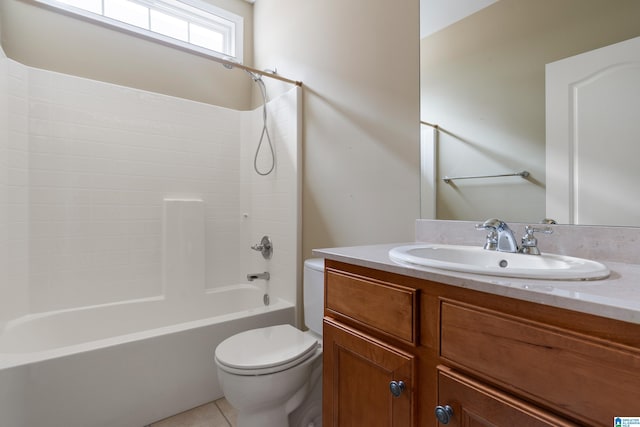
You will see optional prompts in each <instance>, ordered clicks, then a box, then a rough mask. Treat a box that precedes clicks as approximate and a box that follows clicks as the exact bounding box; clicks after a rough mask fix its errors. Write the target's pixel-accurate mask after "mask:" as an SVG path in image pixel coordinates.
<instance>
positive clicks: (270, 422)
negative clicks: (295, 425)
mask: <svg viewBox="0 0 640 427" xmlns="http://www.w3.org/2000/svg"><path fill="white" fill-rule="evenodd" d="M288 425H289V415H288V414H287V413H286V412H285V410H284V407H279V408H272V409H269V410H264V411H260V412H254V413H242V414H241V413H238V417H237V427H287V426H288Z"/></svg>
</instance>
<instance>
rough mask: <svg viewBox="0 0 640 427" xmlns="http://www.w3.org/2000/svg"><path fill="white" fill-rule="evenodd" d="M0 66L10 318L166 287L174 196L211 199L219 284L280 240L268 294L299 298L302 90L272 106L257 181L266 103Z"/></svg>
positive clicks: (1, 185)
mask: <svg viewBox="0 0 640 427" xmlns="http://www.w3.org/2000/svg"><path fill="white" fill-rule="evenodd" d="M0 68H1V69H2V70H3V71H4V73H3V74H4V75H3V76H2V77H0V81H4V82H3V84H2V86H4V93H3V94H2V98H0V105H1V106H2V107H0V108H5V104H7V105H8V106H7V107H6V108H7V110H6V112H5V114H2V117H0V120H2V121H3V122H4V123H3V124H7V126H2V127H1V129H7V133H8V135H4V132H1V133H3V135H2V136H1V137H0V141H1V142H0V144H2V145H0V150H1V151H3V152H4V153H3V154H6V156H1V157H0V158H1V159H2V160H3V161H0V168H2V169H0V207H1V209H2V210H1V211H0V212H2V213H1V214H0V219H2V221H0V230H6V231H7V232H5V233H2V239H3V240H0V247H1V248H2V252H0V255H3V256H2V257H1V261H0V262H2V263H5V262H6V263H7V265H8V274H7V277H6V278H5V277H2V280H3V286H0V297H1V298H0V322H3V321H6V320H8V319H11V318H15V317H18V316H21V315H25V314H29V313H35V312H43V311H49V310H58V309H62V308H72V307H77V306H84V305H95V304H101V303H109V302H114V301H122V300H128V299H132V298H144V297H150V296H154V295H158V294H160V293H161V292H162V289H161V282H162V280H161V277H160V274H161V268H160V263H161V259H162V256H161V255H162V254H161V219H162V201H163V199H164V198H200V199H202V200H204V203H205V208H206V251H207V256H206V260H207V266H206V268H207V271H206V282H207V283H206V287H207V289H210V288H215V287H217V286H225V285H228V284H230V283H239V282H243V281H246V279H245V277H244V276H245V275H246V273H249V272H250V271H247V269H255V268H258V269H259V268H261V267H263V266H264V263H263V260H262V259H261V258H260V257H259V256H256V253H254V252H252V251H250V250H248V248H249V246H250V245H251V244H253V243H256V242H258V241H259V239H260V237H261V236H262V235H263V234H268V235H270V236H271V237H272V239H273V241H274V246H275V252H274V257H273V259H272V260H271V261H270V266H271V268H272V269H273V271H271V273H272V274H271V275H272V277H273V280H272V281H271V284H270V286H272V289H270V290H271V292H272V293H274V294H275V295H276V296H278V297H282V298H283V299H285V300H287V301H290V302H295V298H296V290H295V287H294V286H292V284H294V283H296V282H297V281H298V277H299V274H298V272H297V270H298V268H297V250H298V249H297V248H298V240H299V238H298V233H297V228H298V224H299V197H298V194H299V191H300V190H299V176H298V173H297V172H298V170H297V168H298V157H299V150H298V137H299V135H298V132H299V131H298V128H299V126H298V125H297V121H296V120H297V119H298V117H297V112H296V102H297V97H298V96H299V93H298V91H299V89H298V88H296V89H294V90H292V91H290V92H289V93H287V94H285V95H283V96H281V97H279V98H278V99H276V100H273V101H271V103H270V116H269V120H270V121H269V124H270V132H271V136H272V139H273V140H274V143H275V146H276V150H277V153H276V156H277V168H276V171H275V172H274V173H273V174H272V175H269V176H267V177H259V176H257V175H256V174H255V173H253V150H254V149H255V146H256V145H257V142H258V137H259V135H260V130H261V125H262V111H261V109H260V108H259V109H256V110H254V111H250V112H241V111H235V110H230V109H226V108H220V107H217V106H212V105H208V104H202V103H197V102H193V101H188V100H184V99H179V98H174V97H170V96H165V95H160V94H155V93H150V92H145V91H141V90H135V89H131V88H125V87H121V86H116V85H112V84H107V83H102V82H97V81H92V80H87V79H82V78H78V77H74V76H68V75H63V74H58V73H54V72H50V71H46V70H40V69H34V68H30V67H26V66H24V65H21V64H19V63H16V62H14V61H12V60H8V59H6V58H4V59H3V60H2V66H1V67H0ZM247 78H248V77H247ZM212 90H213V89H212ZM0 111H1V110H0ZM5 159H6V160H5ZM244 214H246V215H244ZM238 236H241V238H238ZM3 271H7V270H3ZM251 272H253V271H251ZM279 283H286V284H287V285H282V286H279Z"/></svg>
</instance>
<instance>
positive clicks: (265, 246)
mask: <svg viewBox="0 0 640 427" xmlns="http://www.w3.org/2000/svg"><path fill="white" fill-rule="evenodd" d="M251 249H253V250H254V251H258V252H261V253H262V257H263V258H264V259H271V255H273V243H271V239H270V238H269V236H262V239H261V240H260V243H258V244H255V245H253V246H251Z"/></svg>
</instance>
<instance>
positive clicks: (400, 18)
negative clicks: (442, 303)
mask: <svg viewBox="0 0 640 427" xmlns="http://www.w3.org/2000/svg"><path fill="white" fill-rule="evenodd" d="M418 7H419V6H418V0H396V1H385V0H373V1H372V0H349V1H344V0H305V1H303V2H301V1H298V0H258V1H257V2H256V4H255V11H254V16H255V34H256V42H255V52H256V54H255V58H256V64H257V65H258V67H259V68H261V67H272V66H274V65H277V66H278V70H279V71H280V72H282V73H283V74H286V75H290V76H294V77H295V78H296V79H300V80H302V81H303V82H304V103H303V105H304V117H305V119H304V120H305V121H304V137H303V148H304V150H303V151H304V162H303V174H304V182H303V185H304V186H303V188H304V190H303V191H304V194H303V218H304V221H303V257H305V258H306V257H309V256H310V255H311V249H312V248H318V247H330V246H342V245H358V244H367V243H380V242H394V241H407V240H413V236H414V233H413V229H414V220H415V219H416V218H417V217H418V215H419V159H418V157H419V156H418V153H419V147H418V137H419V126H418V124H417V123H418V119H419V93H418V87H419V86H418V80H419V63H418V50H419V22H418V11H419V10H418Z"/></svg>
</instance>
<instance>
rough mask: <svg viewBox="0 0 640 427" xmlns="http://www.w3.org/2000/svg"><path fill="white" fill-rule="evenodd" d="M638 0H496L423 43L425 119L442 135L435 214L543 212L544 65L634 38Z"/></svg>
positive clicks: (472, 216) (524, 216)
mask: <svg viewBox="0 0 640 427" xmlns="http://www.w3.org/2000/svg"><path fill="white" fill-rule="evenodd" d="M638 17H640V2H639V1H637V0H562V1H558V0H536V1H531V0H501V1H499V2H497V3H495V4H493V5H491V6H490V7H488V8H486V9H484V10H482V11H480V12H478V13H476V14H475V15H472V16H471V17H469V18H467V19H464V20H463V21H460V22H458V23H456V24H454V25H452V26H450V27H448V28H446V29H444V30H442V31H440V32H438V33H435V34H434V35H432V36H429V37H426V38H424V39H423V40H422V41H421V58H422V59H421V110H422V113H421V117H422V119H423V120H425V121H427V122H430V123H436V124H438V125H439V126H441V127H442V128H443V129H444V131H443V132H441V138H440V153H439V164H438V168H439V170H438V176H444V175H448V176H456V175H475V174H486V173H489V174H490V173H502V172H511V171H519V170H523V169H526V170H528V171H530V172H531V179H530V180H528V181H525V180H522V179H520V178H504V179H493V180H468V181H458V183H457V184H456V185H455V186H452V185H448V184H444V183H443V182H442V181H441V180H438V200H437V217H438V218H440V219H460V220H474V221H475V220H481V219H485V218H491V217H498V218H504V219H505V220H510V221H521V222H537V221H539V220H540V219H542V218H543V217H544V216H545V186H544V181H545V145H544V144H545V117H544V115H545V96H544V88H545V67H544V64H546V63H549V62H552V61H556V60H558V59H561V58H565V57H568V56H572V55H575V54H578V53H581V52H585V51H589V50H592V49H596V48H598V47H602V46H606V45H609V44H612V43H615V42H618V41H621V40H626V39H629V38H632V37H635V36H638V35H640V25H638V22H639V21H638Z"/></svg>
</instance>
